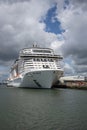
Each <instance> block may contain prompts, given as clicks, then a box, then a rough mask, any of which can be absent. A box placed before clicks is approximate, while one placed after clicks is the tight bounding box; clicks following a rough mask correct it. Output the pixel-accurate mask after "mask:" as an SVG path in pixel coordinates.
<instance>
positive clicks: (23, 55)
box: [19, 54, 63, 60]
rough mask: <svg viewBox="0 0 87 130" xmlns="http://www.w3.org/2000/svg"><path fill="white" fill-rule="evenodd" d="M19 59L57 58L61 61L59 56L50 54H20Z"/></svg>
mask: <svg viewBox="0 0 87 130" xmlns="http://www.w3.org/2000/svg"><path fill="white" fill-rule="evenodd" d="M19 56H20V57H23V58H24V57H43V58H57V59H60V60H61V59H63V57H62V56H61V55H51V54H20V55H19Z"/></svg>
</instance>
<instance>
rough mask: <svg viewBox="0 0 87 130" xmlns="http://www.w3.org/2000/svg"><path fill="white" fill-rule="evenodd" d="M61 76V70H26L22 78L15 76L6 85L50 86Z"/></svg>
mask: <svg viewBox="0 0 87 130" xmlns="http://www.w3.org/2000/svg"><path fill="white" fill-rule="evenodd" d="M61 76H62V70H58V69H57V70H43V71H32V72H27V73H26V74H25V75H24V76H23V77H22V78H16V79H15V80H13V81H11V82H9V83H8V86H14V87H28V88H51V87H52V86H53V85H54V84H55V83H56V82H57V81H58V77H61Z"/></svg>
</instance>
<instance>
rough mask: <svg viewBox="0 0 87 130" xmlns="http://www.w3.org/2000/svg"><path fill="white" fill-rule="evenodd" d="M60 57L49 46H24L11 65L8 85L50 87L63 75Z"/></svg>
mask: <svg viewBox="0 0 87 130" xmlns="http://www.w3.org/2000/svg"><path fill="white" fill-rule="evenodd" d="M62 59H63V57H62V56H61V55H55V53H54V51H53V49H50V48H41V47H37V46H33V47H31V48H24V49H22V50H20V52H19V56H18V59H16V60H15V62H14V63H13V65H12V66H11V70H10V76H9V79H8V86H13V87H29V88H52V86H53V85H55V83H56V82H57V81H58V79H59V78H60V77H62V76H63V69H62V68H61V64H60V61H61V60H62Z"/></svg>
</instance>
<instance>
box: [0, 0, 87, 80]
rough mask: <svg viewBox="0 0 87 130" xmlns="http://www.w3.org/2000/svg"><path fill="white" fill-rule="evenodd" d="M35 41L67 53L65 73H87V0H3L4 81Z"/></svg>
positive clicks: (0, 60) (0, 49)
mask: <svg viewBox="0 0 87 130" xmlns="http://www.w3.org/2000/svg"><path fill="white" fill-rule="evenodd" d="M34 42H36V43H37V44H38V46H40V47H49V48H52V49H54V51H55V53H57V54H61V55H63V57H64V59H63V62H64V67H63V68H64V74H65V75H86V73H87V0H0V79H1V80H2V79H4V78H6V76H8V75H9V70H10V67H11V65H12V63H13V61H14V60H15V59H16V58H17V57H18V53H19V50H20V49H22V48H24V47H32V44H33V43H34Z"/></svg>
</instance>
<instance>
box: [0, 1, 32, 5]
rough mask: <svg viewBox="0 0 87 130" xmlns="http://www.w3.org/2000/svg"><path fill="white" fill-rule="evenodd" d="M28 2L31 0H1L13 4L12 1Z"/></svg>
mask: <svg viewBox="0 0 87 130" xmlns="http://www.w3.org/2000/svg"><path fill="white" fill-rule="evenodd" d="M26 1H27V2H28V1H30V0H0V3H9V4H12V3H17V2H26Z"/></svg>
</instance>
